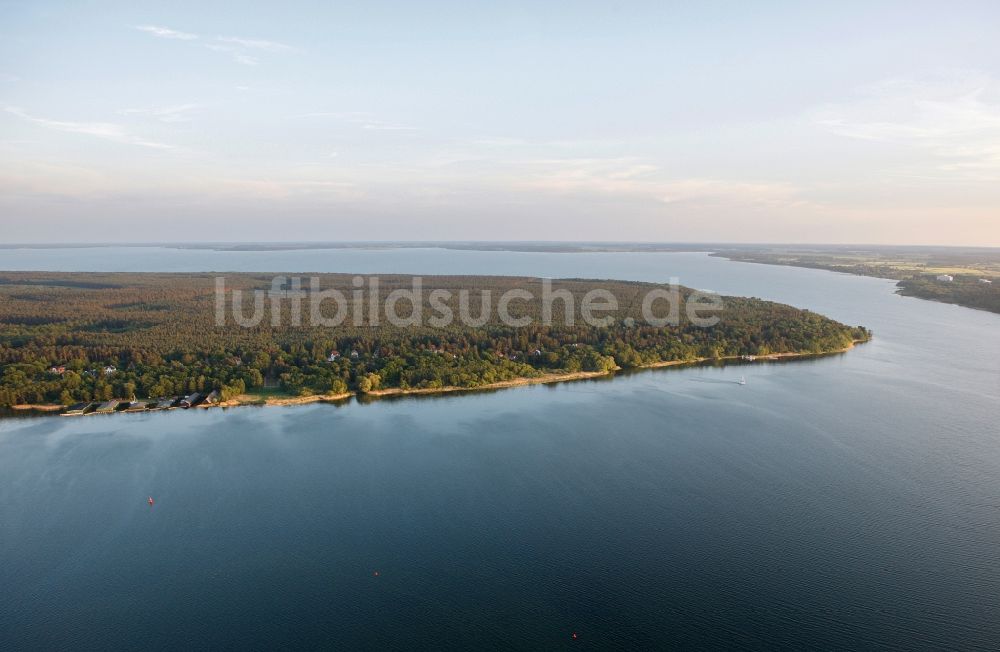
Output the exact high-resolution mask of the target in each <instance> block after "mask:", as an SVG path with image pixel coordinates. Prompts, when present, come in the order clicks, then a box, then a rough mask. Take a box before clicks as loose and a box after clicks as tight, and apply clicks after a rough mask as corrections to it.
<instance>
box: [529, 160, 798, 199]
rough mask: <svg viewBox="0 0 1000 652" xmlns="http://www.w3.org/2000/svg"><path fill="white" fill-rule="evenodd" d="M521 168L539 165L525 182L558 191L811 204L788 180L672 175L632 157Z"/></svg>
mask: <svg viewBox="0 0 1000 652" xmlns="http://www.w3.org/2000/svg"><path fill="white" fill-rule="evenodd" d="M518 167H521V168H528V169H531V168H534V169H535V170H536V171H535V172H533V173H529V174H528V176H527V177H526V178H525V179H523V180H522V181H521V182H520V184H519V185H523V186H524V187H525V188H527V189H531V190H535V191H539V190H541V191H547V192H552V193H558V194H575V195H587V194H589V195H594V194H598V195H610V196H617V197H622V198H633V199H646V200H649V201H652V202H656V203H660V204H679V203H685V202H697V203H700V204H716V205H717V204H726V205H735V206H743V207H750V208H762V207H770V208H777V207H791V206H803V205H805V204H806V202H805V201H804V200H802V199H801V198H800V197H799V196H798V192H797V191H796V189H795V188H794V187H792V186H791V185H789V184H785V183H771V182H753V181H741V180H735V181H734V180H728V179H713V178H682V179H677V178H669V177H665V176H663V174H662V173H661V171H660V169H659V168H658V167H657V166H655V165H650V164H649V163H646V162H644V161H642V160H639V159H635V158H631V157H618V158H569V159H536V160H529V161H523V162H521V163H520V164H519V166H518Z"/></svg>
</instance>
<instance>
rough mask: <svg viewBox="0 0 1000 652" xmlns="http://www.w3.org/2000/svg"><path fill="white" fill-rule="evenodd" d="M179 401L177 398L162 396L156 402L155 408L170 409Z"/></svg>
mask: <svg viewBox="0 0 1000 652" xmlns="http://www.w3.org/2000/svg"><path fill="white" fill-rule="evenodd" d="M176 402H177V399H176V398H161V399H160V400H159V401H157V402H156V407H155V408H153V409H154V410H170V409H172V408H173V407H174V403H176Z"/></svg>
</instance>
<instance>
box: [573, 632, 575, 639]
mask: <svg viewBox="0 0 1000 652" xmlns="http://www.w3.org/2000/svg"><path fill="white" fill-rule="evenodd" d="M573 640H574V641H575V640H576V632H573Z"/></svg>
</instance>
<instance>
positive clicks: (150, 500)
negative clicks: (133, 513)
mask: <svg viewBox="0 0 1000 652" xmlns="http://www.w3.org/2000/svg"><path fill="white" fill-rule="evenodd" d="M146 500H148V501H149V505H150V507H152V505H153V497H152V496H150V497H149V498H147V499H146Z"/></svg>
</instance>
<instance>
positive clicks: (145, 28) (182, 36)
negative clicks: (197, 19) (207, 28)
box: [135, 25, 198, 41]
mask: <svg viewBox="0 0 1000 652" xmlns="http://www.w3.org/2000/svg"><path fill="white" fill-rule="evenodd" d="M135 28H136V29H137V30H139V31H140V32H146V33H147V34H152V35H153V36H159V37H160V38H172V39H177V40H179V41H194V40H196V39H197V38H198V35H197V34H189V33H187V32H178V31H177V30H173V29H170V28H168V27H159V26H157V25H136V26H135Z"/></svg>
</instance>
